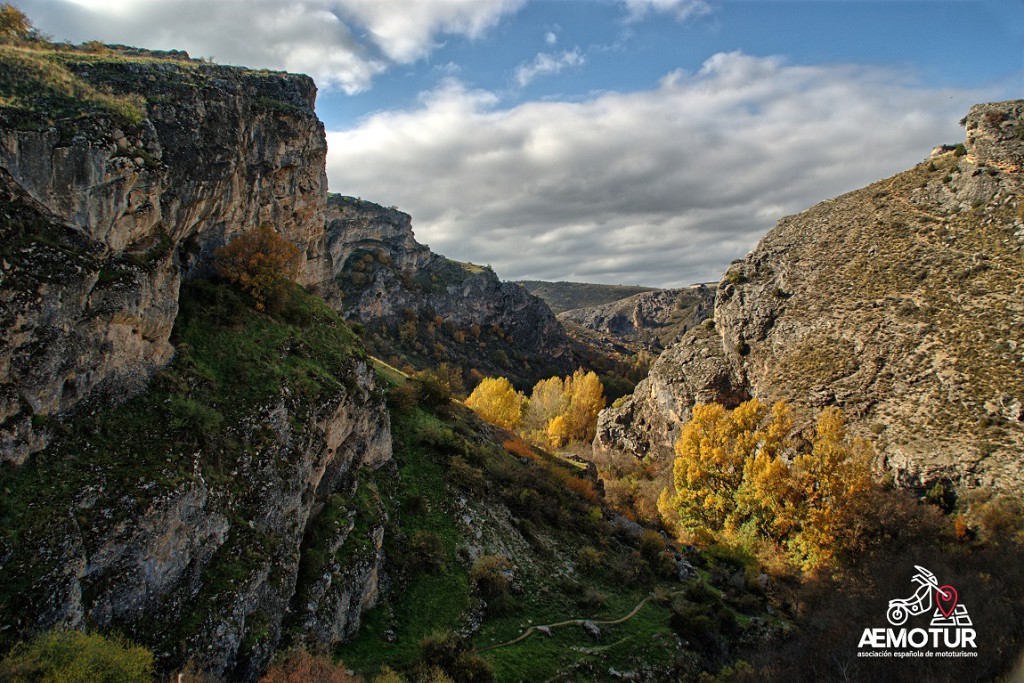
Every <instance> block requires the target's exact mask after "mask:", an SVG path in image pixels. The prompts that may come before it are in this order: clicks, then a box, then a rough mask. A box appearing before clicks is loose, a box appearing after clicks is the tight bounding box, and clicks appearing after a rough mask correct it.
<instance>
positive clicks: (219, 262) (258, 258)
mask: <svg viewBox="0 0 1024 683" xmlns="http://www.w3.org/2000/svg"><path fill="white" fill-rule="evenodd" d="M300 256H301V252H300V251H299V249H298V247H296V246H295V245H294V244H292V243H291V242H289V241H288V240H287V239H285V238H284V237H283V236H281V235H280V234H278V233H277V232H276V231H275V230H274V229H273V228H271V227H270V226H269V225H261V226H260V227H259V228H257V229H256V230H252V231H250V232H247V233H245V234H243V235H241V236H239V237H236V238H235V239H233V240H231V241H230V242H228V243H227V244H226V245H224V246H223V247H221V248H220V249H218V250H217V251H216V252H214V267H215V268H216V270H217V273H218V274H219V275H220V276H221V277H223V278H224V279H226V280H228V281H229V282H233V283H235V284H237V285H239V286H240V287H241V288H242V289H243V290H244V291H245V292H247V293H248V294H249V295H250V296H251V297H252V298H253V303H254V305H255V307H256V310H258V311H263V310H266V307H267V303H268V302H269V301H271V300H272V299H274V298H276V297H280V296H281V295H282V293H283V292H284V291H285V288H284V285H285V284H286V283H288V282H290V281H292V280H294V279H295V276H296V274H297V273H298V268H299V257H300Z"/></svg>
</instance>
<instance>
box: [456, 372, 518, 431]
mask: <svg viewBox="0 0 1024 683" xmlns="http://www.w3.org/2000/svg"><path fill="white" fill-rule="evenodd" d="M525 402H526V399H525V398H524V397H523V395H522V394H521V393H519V392H518V391H516V390H515V387H513V386H512V383H511V382H509V381H508V380H507V379H505V378H504V377H497V378H494V377H487V378H485V379H484V380H483V381H482V382H480V384H478V385H477V386H476V389H474V390H473V393H471V394H470V395H469V398H467V399H466V405H467V406H468V407H469V408H471V409H472V410H473V411H474V412H475V413H477V414H478V415H479V416H480V417H481V418H483V419H484V420H487V421H488V422H490V423H492V424H496V425H498V426H499V427H501V428H502V429H508V430H509V431H511V430H513V429H515V428H516V427H517V426H519V421H520V419H521V418H522V415H523V407H524V404H525Z"/></svg>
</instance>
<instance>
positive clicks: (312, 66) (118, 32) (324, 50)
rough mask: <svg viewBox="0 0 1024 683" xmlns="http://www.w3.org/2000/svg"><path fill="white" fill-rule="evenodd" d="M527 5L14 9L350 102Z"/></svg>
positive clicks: (37, 19) (328, 2)
mask: <svg viewBox="0 0 1024 683" xmlns="http://www.w3.org/2000/svg"><path fill="white" fill-rule="evenodd" d="M524 2H525V0H417V2H407V0H289V1H287V2H282V1H280V0H214V1H211V0H147V1H141V0H134V1H129V0H19V5H20V7H21V9H23V10H24V11H25V12H26V13H27V14H28V15H29V17H31V19H32V21H33V23H34V24H35V25H36V26H38V27H39V28H40V29H41V30H43V31H45V32H48V33H51V34H53V35H54V36H55V37H56V38H58V39H62V40H63V39H68V40H72V41H75V42H82V41H86V40H93V39H98V40H102V41H105V42H120V43H127V44H130V45H141V46H144V47H151V48H158V49H172V48H173V49H184V50H187V51H188V52H189V53H190V54H192V55H193V56H199V57H206V56H212V57H214V58H216V59H217V60H218V61H220V62H225V63H232V64H239V65H244V66H250V67H257V68H272V69H284V70H288V71H297V72H302V73H307V74H309V75H310V76H313V78H314V79H316V81H317V83H318V85H320V86H321V87H328V88H331V87H338V88H341V89H343V90H344V91H345V92H347V93H350V94H351V93H356V92H359V91H362V90H366V89H367V88H369V87H370V85H371V83H372V81H373V78H374V77H375V76H377V75H379V74H381V73H382V72H384V71H385V70H387V68H388V67H389V66H390V65H391V64H394V63H400V64H407V63H411V62H414V61H416V60H417V59H420V58H422V57H424V56H426V55H427V54H429V53H430V52H431V50H433V49H434V48H435V47H436V46H437V41H438V40H439V39H440V37H442V36H444V35H463V36H467V37H469V38H471V39H476V38H479V37H481V36H482V35H483V34H484V33H485V32H486V31H487V30H488V29H490V28H491V27H493V26H494V25H496V24H497V23H498V22H499V21H500V20H501V19H502V18H503V17H505V16H506V15H509V14H511V13H513V12H515V11H516V10H518V9H519V7H521V6H522V5H523V3H524Z"/></svg>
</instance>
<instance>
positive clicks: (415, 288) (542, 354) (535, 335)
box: [323, 195, 573, 388]
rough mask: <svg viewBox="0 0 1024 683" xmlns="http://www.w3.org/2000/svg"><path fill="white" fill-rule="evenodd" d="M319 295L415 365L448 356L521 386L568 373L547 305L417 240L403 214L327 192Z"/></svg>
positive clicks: (564, 346)
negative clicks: (328, 274) (329, 277)
mask: <svg viewBox="0 0 1024 683" xmlns="http://www.w3.org/2000/svg"><path fill="white" fill-rule="evenodd" d="M327 217H328V222H327V234H326V245H327V251H328V253H329V254H330V260H331V263H332V264H333V274H334V281H333V283H331V284H328V285H325V286H324V288H323V291H324V295H325V298H326V299H327V300H328V301H329V302H331V303H332V305H334V306H335V307H336V308H337V309H338V310H340V311H342V312H343V313H344V315H345V316H346V317H347V318H348V319H350V320H354V321H358V322H359V323H361V324H362V325H363V326H364V327H365V328H366V330H367V332H368V334H367V341H368V343H369V345H370V347H371V349H373V350H374V351H375V352H376V353H378V355H381V356H383V357H385V358H388V359H390V360H391V361H393V362H394V363H399V364H405V363H411V364H413V365H414V366H416V367H423V366H430V365H436V364H438V363H442V362H446V363H449V364H451V365H453V366H456V367H460V368H461V369H462V370H463V371H464V372H465V373H466V374H467V375H468V374H469V372H471V371H472V370H476V371H477V372H478V373H480V374H483V375H494V376H496V375H503V376H506V377H508V378H509V379H510V380H512V381H513V382H514V383H516V384H518V385H520V387H524V388H525V387H529V386H531V385H532V384H533V383H534V382H536V381H537V380H539V379H543V378H546V377H550V376H552V375H556V374H566V373H569V372H572V369H573V362H572V352H571V350H570V348H569V340H568V338H567V337H566V335H565V331H564V330H563V329H562V326H561V325H560V324H559V323H558V321H557V320H556V319H555V317H554V315H553V314H552V313H551V310H550V309H549V308H548V307H547V305H546V304H545V303H544V302H543V301H542V300H540V299H538V298H537V297H534V296H531V295H530V294H528V293H527V292H526V291H525V290H524V289H523V288H521V287H519V286H518V285H515V284H512V283H507V282H501V281H500V280H499V279H498V277H497V275H495V273H494V271H492V270H491V269H490V268H487V267H482V266H477V265H474V264H471V263H460V262H458V261H452V260H450V259H447V258H445V257H444V256H441V255H439V254H435V253H433V252H432V251H430V249H429V248H428V247H426V246H425V245H422V244H420V243H418V242H417V241H416V239H415V237H414V235H413V231H412V220H411V218H410V217H409V215H408V214H406V213H403V212H401V211H398V210H397V209H393V208H385V207H382V206H379V205H377V204H374V203H372V202H367V201H363V200H360V199H355V198H352V197H343V196H340V195H332V196H331V197H330V199H329V201H328V208H327Z"/></svg>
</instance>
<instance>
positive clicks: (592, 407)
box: [564, 370, 605, 443]
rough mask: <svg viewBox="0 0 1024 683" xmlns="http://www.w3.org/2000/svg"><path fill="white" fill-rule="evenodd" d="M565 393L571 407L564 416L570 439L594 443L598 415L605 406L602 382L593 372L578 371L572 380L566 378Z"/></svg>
mask: <svg viewBox="0 0 1024 683" xmlns="http://www.w3.org/2000/svg"><path fill="white" fill-rule="evenodd" d="M565 393H566V394H568V396H569V407H568V409H567V410H566V412H565V413H564V415H565V421H566V423H567V426H568V431H569V436H570V438H571V439H575V440H576V441H582V442H584V443H589V442H590V441H593V440H594V434H595V433H596V432H597V414H598V413H600V412H601V410H602V409H603V408H604V406H605V400H604V387H602V386H601V380H600V379H598V377H597V375H596V374H594V373H593V372H584V371H583V370H577V371H576V372H574V373H573V374H572V377H571V378H568V377H567V378H566V380H565Z"/></svg>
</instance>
